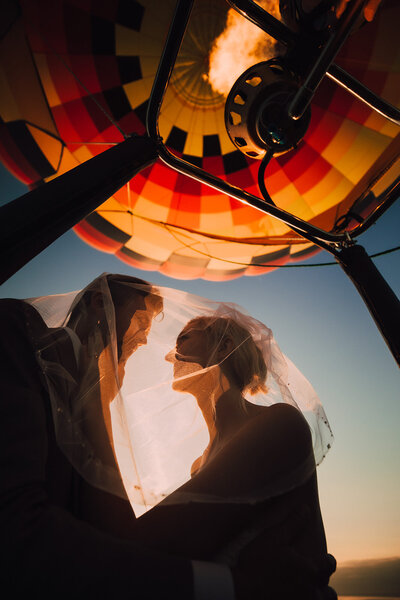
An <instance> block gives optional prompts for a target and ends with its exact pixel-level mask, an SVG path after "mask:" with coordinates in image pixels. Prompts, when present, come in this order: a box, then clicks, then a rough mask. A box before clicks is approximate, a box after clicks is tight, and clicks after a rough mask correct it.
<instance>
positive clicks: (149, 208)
mask: <svg viewBox="0 0 400 600" xmlns="http://www.w3.org/2000/svg"><path fill="white" fill-rule="evenodd" d="M174 5H175V3H174V1H173V0H164V1H163V2H158V1H157V0H142V1H141V2H135V1H133V0H132V1H129V2H128V1H127V0H120V1H119V2H115V1H114V0H105V1H103V2H101V3H97V2H90V1H89V0H86V1H81V0H79V1H78V0H51V1H50V0H37V1H36V2H31V1H30V0H20V3H19V4H17V3H16V2H14V1H13V0H6V1H5V2H3V3H2V9H1V23H2V38H1V45H0V52H1V56H0V78H1V84H0V85H1V94H0V117H1V121H0V153H1V157H2V160H3V162H4V164H5V165H6V166H7V167H8V168H9V169H10V170H11V171H12V172H13V173H14V174H15V175H16V176H17V177H19V178H20V179H21V180H22V181H24V182H25V183H27V184H28V185H29V186H31V187H34V186H37V185H40V184H41V183H42V182H44V181H48V180H49V179H51V178H53V177H56V176H57V175H59V174H62V173H64V172H66V171H68V170H70V169H71V168H73V167H75V166H77V165H78V164H80V163H82V162H84V161H86V160H88V159H89V158H91V157H93V156H95V155H96V154H98V153H100V152H103V151H104V150H105V149H107V148H109V147H110V146H112V145H114V144H117V143H119V142H120V141H122V140H123V138H124V135H129V134H132V133H135V132H136V133H138V134H143V133H144V132H145V115H146V108H147V103H148V98H149V95H150V91H151V86H152V83H153V80H154V76H155V73H156V69H157V66H158V62H159V59H160V55H161V52H162V48H163V44H164V41H165V37H166V34H167V30H168V26H169V23H170V21H171V18H172V14H173V9H174ZM227 10H228V5H227V3H225V2H224V1H223V0H201V1H200V0H198V1H197V2H196V3H195V5H194V9H193V13H192V16H191V19H190V22H189V26H188V30H187V32H186V34H185V38H184V41H183V44H182V47H181V49H180V52H179V55H178V59H177V62H176V65H175V68H174V71H173V73H172V78H171V81H170V84H169V86H168V89H167V92H166V96H165V100H164V102H163V106H162V111H161V116H160V131H161V135H162V137H163V139H164V140H165V142H166V144H167V146H168V147H169V148H170V149H171V150H172V151H173V152H174V153H175V154H176V155H177V156H180V157H184V158H185V159H186V160H188V161H189V162H191V163H193V164H195V165H199V166H201V167H203V168H204V169H205V170H206V171H209V172H211V173H213V174H214V175H216V176H219V177H221V178H222V179H224V180H227V181H229V182H230V183H232V184H233V185H236V186H239V187H241V188H242V189H244V190H246V191H248V192H251V193H253V194H255V195H257V196H259V192H258V186H257V172H258V167H259V162H258V161H256V160H251V159H250V158H247V157H246V156H244V155H243V154H242V153H241V152H240V151H239V150H237V149H236V148H235V147H234V146H233V144H232V142H231V141H230V139H229V137H228V134H227V132H226V130H225V125H224V105H225V100H226V97H225V95H223V94H221V93H218V92H215V91H214V90H213V88H212V87H211V85H210V84H209V82H208V80H207V70H208V60H209V55H210V50H211V47H212V44H213V42H214V40H215V39H216V38H217V37H218V36H219V35H220V33H221V32H222V31H223V29H224V27H225V23H226V17H227ZM399 18H400V5H399V4H398V3H397V2H396V1H395V0H394V1H393V0H387V1H386V3H384V5H383V6H382V7H381V8H380V10H379V11H378V15H377V17H376V18H375V20H374V21H373V22H372V23H368V24H365V25H363V26H362V27H360V28H359V30H357V31H356V32H355V33H353V34H352V36H351V37H350V38H349V39H348V40H347V42H346V43H345V45H344V47H343V49H342V51H341V53H340V55H339V56H338V59H337V61H336V62H337V64H338V65H340V66H342V67H343V68H344V69H346V70H347V71H348V72H349V73H351V74H352V75H353V76H355V77H356V78H358V79H359V80H361V81H362V82H363V83H364V84H365V85H367V86H368V87H370V88H371V89H372V90H373V91H374V92H375V93H377V94H378V95H381V96H382V97H383V98H385V99H386V100H388V101H389V102H391V103H392V104H393V105H395V106H400V81H399V65H400V59H399V50H398V43H397V35H398V34H397V28H396V23H398V21H399ZM398 147H399V134H398V131H397V127H396V125H394V124H393V123H391V122H389V121H387V120H386V119H385V118H383V117H381V116H380V115H378V114H377V113H376V112H373V111H372V110H370V109H369V108H368V107H367V106H366V105H365V104H363V103H361V102H360V101H359V100H358V99H356V98H354V97H353V96H351V95H350V94H349V93H347V92H346V91H344V90H343V89H341V88H339V87H338V86H337V85H336V84H334V83H333V82H331V81H329V80H328V79H327V78H325V80H324V81H323V82H322V85H321V86H320V88H319V90H318V91H317V94H316V96H315V98H314V101H313V103H312V117H311V123H310V126H309V129H308V131H307V133H306V135H305V137H304V139H303V141H302V142H301V143H300V146H299V148H298V149H297V150H296V151H292V152H289V153H287V154H284V155H281V156H277V157H276V158H274V159H272V161H271V163H270V165H269V167H268V170H267V189H268V191H269V193H270V194H271V197H272V199H273V201H274V202H275V203H276V205H277V206H279V207H280V208H283V209H284V210H286V211H288V212H290V213H292V214H294V215H296V216H298V217H300V218H302V219H304V220H307V221H310V222H312V223H313V224H315V225H317V226H318V227H321V228H322V229H325V230H327V231H330V230H332V229H333V228H334V227H335V224H337V223H341V226H342V228H347V229H352V228H354V227H355V225H356V221H355V220H352V219H351V218H346V216H345V215H346V214H347V213H348V212H349V211H351V214H355V215H356V218H361V219H362V218H363V217H364V216H365V215H366V214H367V213H368V212H369V211H370V210H371V209H372V208H374V207H375V206H376V196H377V195H378V193H379V190H380V188H379V185H381V187H382V185H383V184H379V185H378V188H377V189H376V190H373V189H371V186H372V184H373V183H374V182H375V181H376V180H377V176H378V175H379V174H381V173H382V172H383V171H385V170H387V168H388V167H389V166H390V165H391V163H392V162H393V160H394V157H396V156H397V155H398ZM385 177H386V179H385V181H384V183H385V185H387V184H389V183H390V182H391V181H393V179H394V177H395V174H393V172H392V171H389V174H388V175H386V176H385ZM363 192H365V193H363ZM360 196H361V200H360V201H358V199H359V198H360ZM356 201H357V203H356ZM355 203H356V204H355ZM75 231H76V233H77V234H78V235H79V236H80V237H81V238H82V239H83V240H85V241H86V242H87V243H89V244H91V245H92V246H94V247H95V248H97V249H99V250H102V251H104V252H109V253H114V254H115V255H116V256H117V257H118V258H120V259H121V260H123V261H124V262H126V263H128V264H130V265H132V266H134V267H139V268H141V269H145V270H158V271H160V272H161V273H163V274H165V275H169V276H171V277H176V278H182V279H185V278H186V279H192V278H204V279H209V280H215V281H220V280H227V279H232V278H235V277H239V276H241V275H258V274H263V273H265V272H266V271H268V270H269V268H268V267H265V266H263V265H271V266H272V267H273V266H278V265H283V264H285V263H287V262H288V261H291V260H298V259H302V258H304V257H306V256H309V255H310V254H312V253H313V252H314V251H315V250H316V248H315V246H313V245H312V244H310V243H309V242H305V240H304V239H303V238H301V237H300V236H298V235H297V234H295V233H293V232H292V231H291V230H290V229H289V228H288V227H287V226H286V225H285V224H284V223H281V222H280V221H277V220H276V219H273V218H272V217H270V216H268V215H266V214H262V213H260V212H259V211H257V210H256V209H254V208H252V207H249V206H247V205H244V204H242V203H240V202H238V201H237V200H234V199H232V198H229V197H228V196H226V195H223V194H220V193H218V192H216V191H214V190H212V189H211V188H209V187H208V186H206V185H204V184H202V183H199V182H196V181H194V180H191V179H189V178H187V177H185V176H184V175H181V174H179V173H177V172H175V171H173V170H171V169H170V168H168V167H167V166H165V165H163V164H162V163H161V162H160V161H157V162H156V163H155V164H154V165H153V166H152V167H149V168H147V169H146V170H144V171H143V172H141V173H140V174H139V175H137V176H136V177H135V178H134V179H133V180H131V181H130V182H129V184H127V185H126V186H124V188H122V189H121V190H120V191H119V192H118V193H116V194H115V195H114V196H113V197H112V198H110V199H109V200H107V202H105V203H104V204H103V205H102V206H100V207H99V208H98V209H97V210H96V211H95V212H93V213H92V214H91V215H90V216H89V217H87V218H86V219H85V220H84V221H82V222H81V223H79V224H78V225H77V226H76V227H75Z"/></svg>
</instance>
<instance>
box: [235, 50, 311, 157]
mask: <svg viewBox="0 0 400 600" xmlns="http://www.w3.org/2000/svg"><path fill="white" fill-rule="evenodd" d="M297 90H298V84H297V82H296V80H295V78H294V76H293V75H292V74H291V73H290V72H289V71H288V70H287V69H285V68H284V66H283V65H282V64H281V62H280V61H279V59H278V58H275V59H272V60H268V61H264V62H261V63H259V64H257V65H254V66H253V67H250V69H247V71H245V72H244V73H242V75H241V76H240V77H239V78H238V79H237V81H236V82H235V84H234V85H233V87H232V89H231V91H230V92H229V95H228V98H227V100H226V104H225V126H226V129H227V132H228V135H229V137H230V139H231V141H232V142H233V144H234V145H235V146H236V148H238V149H239V150H240V151H241V152H243V154H245V155H246V156H248V157H250V158H255V159H259V160H261V159H262V158H264V156H265V154H266V152H267V151H268V150H272V152H273V154H282V153H284V152H288V151H289V150H292V149H293V148H296V147H297V145H298V143H299V142H300V141H301V139H302V138H303V137H304V135H305V133H306V131H307V128H308V125H309V123H310V119H311V110H310V108H308V109H307V110H306V111H305V113H304V115H303V116H302V117H301V118H300V119H298V120H293V119H291V118H290V117H289V114H288V107H289V104H290V102H291V100H293V98H294V96H295V94H296V92H297Z"/></svg>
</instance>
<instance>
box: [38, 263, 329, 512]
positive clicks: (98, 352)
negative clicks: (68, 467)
mask: <svg viewBox="0 0 400 600" xmlns="http://www.w3.org/2000/svg"><path fill="white" fill-rule="evenodd" d="M139 281H140V280H139ZM99 299H101V302H100V301H99ZM27 302H29V303H30V305H31V307H33V309H34V316H35V315H36V317H35V319H31V322H32V326H31V331H33V332H34V333H33V334H32V335H33V336H34V337H35V336H36V337H35V347H36V348H37V352H36V356H37V360H38V364H39V366H40V370H41V371H42V372H43V373H44V376H45V380H46V386H47V389H48V390H49V394H50V400H51V406H52V413H53V419H54V425H55V431H56V437H57V443H58V445H59V447H60V448H61V449H62V451H63V452H64V454H65V455H66V456H67V457H68V459H69V460H70V462H71V463H72V464H73V466H74V467H75V468H76V469H77V471H78V472H79V473H80V474H81V475H82V476H83V477H84V478H85V479H86V480H87V481H88V482H89V483H91V484H92V485H94V486H96V487H99V488H101V489H104V490H107V491H108V492H110V493H113V494H117V495H124V492H123V489H122V488H121V479H120V475H119V473H121V475H122V479H123V484H124V487H125V490H126V493H127V495H128V497H129V499H130V501H131V503H132V505H133V507H134V508H135V510H136V511H140V512H143V510H147V509H149V508H151V507H152V506H154V505H155V504H157V503H158V502H160V501H161V500H164V499H165V498H166V497H167V496H169V495H170V494H171V492H173V491H174V490H176V489H177V488H178V487H179V486H181V485H182V484H183V483H185V482H186V481H188V480H189V479H190V476H191V469H192V465H193V464H194V463H195V461H196V460H197V461H199V459H200V457H202V455H203V457H204V456H205V454H206V452H207V450H208V448H209V446H210V444H211V438H212V436H213V435H214V434H213V433H212V432H210V433H209V430H208V428H207V425H206V420H205V417H203V414H204V415H205V414H206V412H207V410H206V409H205V408H204V407H205V405H206V404H207V406H208V405H209V406H211V403H213V406H214V409H215V406H217V405H218V402H219V401H220V398H221V397H222V394H223V393H224V391H226V390H227V389H229V385H230V384H228V379H227V376H226V375H225V373H226V371H225V367H224V365H226V364H227V363H228V361H235V360H242V361H243V360H245V361H246V364H248V361H249V356H252V355H253V356H257V357H258V356H260V357H262V360H261V362H260V363H257V364H260V365H261V366H262V367H263V368H257V369H258V370H257V371H256V369H255V368H254V369H253V371H252V373H251V375H252V376H251V377H248V380H247V382H246V385H245V387H244V390H243V392H242V393H243V395H244V398H245V399H246V400H247V401H248V402H250V403H252V404H256V405H261V406H270V405H273V404H276V403H278V402H284V403H286V404H290V405H291V406H293V407H295V408H296V409H298V410H300V411H301V412H302V414H303V415H304V417H305V418H306V420H307V422H308V423H309V426H310V429H311V432H312V438H313V450H314V452H312V451H311V455H310V456H307V458H306V459H305V460H304V464H303V463H301V461H298V462H297V463H296V467H295V472H294V473H290V476H288V474H287V473H285V474H284V475H282V474H278V475H277V476H276V477H275V478H271V482H270V483H268V485H269V488H268V489H262V490H254V489H251V490H248V491H247V492H246V494H250V496H249V495H247V496H246V497H243V496H240V497H237V498H230V501H238V502H239V501H244V500H245V501H246V502H247V501H256V500H257V499H259V498H257V494H258V493H260V494H262V495H263V498H268V497H272V496H276V495H277V494H280V493H283V492H285V491H288V489H292V488H293V487H296V486H297V485H300V484H302V483H304V481H305V480H306V479H307V478H308V477H309V476H310V475H311V473H313V472H314V470H315V463H320V462H321V461H322V459H323V458H324V456H325V454H326V453H327V452H328V449H329V448H330V445H331V443H332V439H333V438H332V432H331V430H330V427H329V424H328V421H327V418H326V416H325V412H324V410H323V407H322V405H321V403H320V400H319V398H318V396H317V395H316V393H315V391H314V389H313V388H312V386H311V384H310V383H309V382H308V381H307V379H306V378H305V377H304V376H303V375H302V374H301V373H300V372H299V371H298V369H297V368H296V367H295V366H294V365H293V363H291V361H290V360H289V359H288V358H287V357H285V356H284V355H283V354H282V353H281V351H280V349H279V346H278V344H277V342H276V340H275V339H274V337H273V335H272V332H271V330H270V329H268V327H266V326H265V325H264V324H262V323H261V322H259V321H257V320H256V319H254V318H252V317H251V316H250V315H248V314H246V313H245V311H243V309H241V307H239V306H237V305H235V304H227V303H220V302H216V301H212V300H207V299H205V298H201V297H198V296H193V295H191V294H188V293H185V292H182V291H178V290H174V289H170V288H155V287H154V286H151V287H150V286H149V285H147V284H146V285H145V284H143V283H136V282H135V280H133V281H132V278H129V277H127V276H119V275H106V274H103V275H102V276H100V277H98V278H97V279H95V280H94V281H93V282H92V283H91V284H89V285H88V286H87V287H86V288H85V289H84V290H82V291H80V292H79V293H78V292H72V293H69V294H60V295H57V296H46V297H40V298H33V299H29V300H27ZM96 307H100V308H99V309H98V310H96ZM132 307H133V308H134V309H135V312H134V314H133V316H132ZM37 313H39V315H41V317H42V318H43V320H44V321H45V323H46V325H47V327H44V326H42V327H41V329H40V335H39V334H38V335H36V334H35V331H36V330H39V328H38V327H36V329H35V327H33V323H35V322H36V320H37V318H38V317H37ZM128 314H129V319H128V320H127V319H126V318H125V317H126V316H127V315H128ZM123 323H125V324H126V325H125V326H122V324H123ZM199 328H201V331H202V332H204V330H205V328H206V329H207V328H208V331H210V332H211V333H212V336H213V337H212V342H210V344H212V345H211V346H210V348H211V347H212V348H213V352H210V354H209V356H208V357H207V360H206V361H201V359H200V357H199V356H198V350H196V347H195V339H196V333H195V335H194V336H193V332H196V331H199ZM210 335H211V334H210ZM178 336H180V341H179V340H178ZM184 336H186V342H185V346H183V345H182V344H183V338H184ZM65 338H67V342H72V345H71V343H69V344H67V343H66V339H65ZM227 338H229V340H230V343H231V346H230V348H229V353H228V354H227V353H226V352H225V354H224V356H219V354H218V349H219V348H220V347H221V348H223V342H224V341H225V340H226V339H227ZM210 340H211V338H210ZM72 346H73V353H74V356H75V359H74V360H71V356H70V354H71V350H69V354H68V348H71V347H72ZM202 347H203V353H204V344H203V346H202ZM254 352H255V353H256V354H254ZM252 353H253V354H252ZM213 357H217V358H214V359H213ZM240 357H242V358H240ZM199 361H200V362H199ZM229 364H232V365H235V369H236V370H235V372H236V373H243V370H241V369H237V365H238V364H239V363H237V362H231V363H229ZM254 364H256V363H254ZM253 373H254V374H253ZM155 374H156V377H155ZM242 400H243V399H242ZM243 402H245V401H244V400H243ZM244 410H245V411H246V410H247V409H246V407H244ZM203 453H204V454H203ZM114 457H116V459H117V464H118V467H117V466H116V462H115V458H114ZM300 463H301V464H300ZM195 496H196V495H195ZM190 500H197V501H204V502H207V501H211V502H216V501H218V498H216V497H214V496H212V497H211V496H210V497H209V496H204V495H201V496H200V497H197V496H196V497H193V496H190V497H185V494H184V493H183V492H180V494H179V495H178V494H174V495H173V496H172V497H171V498H170V499H169V501H170V502H178V503H180V502H182V501H184V502H186V501H190ZM219 500H222V498H219Z"/></svg>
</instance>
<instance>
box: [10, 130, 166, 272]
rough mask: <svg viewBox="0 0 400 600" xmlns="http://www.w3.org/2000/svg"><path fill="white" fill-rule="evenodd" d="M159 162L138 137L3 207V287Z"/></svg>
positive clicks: (150, 146) (150, 147)
mask: <svg viewBox="0 0 400 600" xmlns="http://www.w3.org/2000/svg"><path fill="white" fill-rule="evenodd" d="M156 158H157V146H156V144H155V143H154V142H153V141H152V140H151V139H150V138H148V137H142V136H134V137H131V138H128V139H127V140H125V141H124V142H122V143H121V144H118V145H116V146H114V147H113V148H110V149H109V150H106V151H105V152H103V153H102V154H99V155H98V156H95V157H94V158H92V159H90V160H88V161H86V162H85V163H83V164H82V165H79V166H78V167H76V168H75V169H72V170H71V171H68V172H67V173H64V175H60V177H57V178H56V179H53V180H52V181H50V182H48V183H46V184H44V185H43V186H41V187H39V188H37V189H35V190H33V191H31V192H28V193H27V194H25V195H24V196H21V197H20V198H17V199H16V200H14V201H13V202H10V203H9V204H6V205H5V206H3V207H1V208H0V252H1V265H0V283H3V282H4V281H6V280H7V279H8V278H9V277H11V275H13V274H14V273H16V271H18V269H20V268H21V267H23V266H24V265H25V264H26V263H27V262H29V261H30V260H31V259H32V258H34V257H35V256H36V255H37V254H39V253H40V252H41V251H42V250H44V249H45V248H47V246H49V245H50V244H51V243H52V242H54V241H55V240H56V239H57V238H58V237H59V236H60V235H62V234H63V233H65V232H66V231H68V229H70V228H71V227H73V226H74V225H76V224H77V223H78V222H79V221H81V220H82V219H84V218H85V217H87V216H88V215H89V214H90V213H91V212H93V211H94V210H95V209H96V208H97V207H98V206H100V204H102V203H103V202H105V201H106V200H107V199H108V198H109V197H110V196H112V195H113V194H114V192H116V191H117V190H119V189H120V188H121V187H122V186H123V185H124V184H125V183H127V182H128V181H129V180H130V179H132V177H134V175H136V174H137V173H139V172H140V171H141V170H142V169H144V168H145V167H147V166H148V165H151V164H152V163H153V162H154V161H155V160H156Z"/></svg>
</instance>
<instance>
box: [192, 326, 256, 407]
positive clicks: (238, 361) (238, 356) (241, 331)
mask: <svg viewBox="0 0 400 600" xmlns="http://www.w3.org/2000/svg"><path fill="white" fill-rule="evenodd" d="M191 324H192V325H193V326H195V327H196V329H197V328H200V329H201V330H202V331H203V332H204V334H205V336H206V339H207V346H208V351H209V353H210V358H209V364H210V365H211V364H214V363H215V360H214V359H215V354H216V352H217V350H218V349H219V348H220V347H222V346H223V344H224V342H225V341H226V340H228V339H229V340H231V342H232V350H230V351H229V352H228V353H227V356H226V358H225V359H224V360H223V361H222V363H221V369H222V371H223V372H224V374H225V375H226V377H228V379H229V380H233V382H234V383H235V384H236V385H237V386H238V387H239V389H240V390H241V391H242V392H243V393H247V392H248V393H250V394H251V395H254V394H257V393H259V392H264V393H266V392H267V387H266V385H265V381H266V378H267V365H266V364H265V360H264V357H263V355H262V352H261V350H260V348H259V347H258V346H257V344H256V343H255V342H254V340H253V337H252V335H251V333H250V332H249V331H248V330H247V329H245V328H244V327H242V326H241V325H239V324H238V323H237V322H236V321H235V320H234V319H232V318H231V317H197V318H196V319H193V321H192V322H191Z"/></svg>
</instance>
